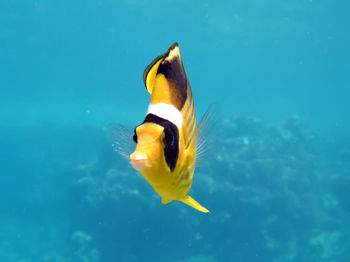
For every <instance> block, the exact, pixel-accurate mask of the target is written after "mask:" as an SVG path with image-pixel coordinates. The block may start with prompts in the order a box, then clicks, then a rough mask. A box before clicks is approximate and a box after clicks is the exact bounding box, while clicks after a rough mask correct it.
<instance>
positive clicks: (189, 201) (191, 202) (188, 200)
mask: <svg viewBox="0 0 350 262" xmlns="http://www.w3.org/2000/svg"><path fill="white" fill-rule="evenodd" d="M179 201H182V202H184V203H185V204H186V205H189V206H190V207H193V208H194V209H197V210H199V211H201V212H203V213H208V212H209V210H208V209H206V208H205V207H203V206H201V204H199V203H198V202H197V201H196V200H194V199H193V198H192V197H190V196H185V197H183V198H181V199H179Z"/></svg>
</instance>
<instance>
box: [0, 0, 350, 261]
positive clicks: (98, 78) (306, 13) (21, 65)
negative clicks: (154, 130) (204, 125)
mask: <svg viewBox="0 0 350 262" xmlns="http://www.w3.org/2000/svg"><path fill="white" fill-rule="evenodd" d="M349 8H350V4H349V2H348V1H345V0H338V1H331V0H294V1H292V0H285V1H278V0H271V1H259V0H251V1H247V0H245V1H243V0H235V1H228V0H225V1H206V0H204V1H184V0H180V1H168V0H165V1H159V0H158V1H148V0H138V1H137V0H121V1H117V0H105V1H91V0H86V1H82V0H77V1H67V0H60V1H54V0H51V1H49V0H37V1H34V0H27V1H10V0H1V1H0V61H1V62H0V120H1V121H0V147H1V149H0V261H1V262H2V261H4V262H7V261H9V262H12V261H14V262H17V261H18V262H44V261H45V262H118V261H154V262H157V261H162V262H219V261H242V262H243V261H244V262H255V261H259V262H263V261H266V262H267V261H268V262H286V261H293V262H294V261H298V262H300V261H301V262H311V261H317V262H348V261H350V255H349V254H350V222H349V221H350V193H349V192H350V121H349V115H350V106H349V100H350V49H349V46H350V34H349V29H348V28H349V27H350V17H349ZM174 42H178V43H179V47H180V52H181V55H182V59H183V62H184V66H185V68H186V71H187V75H188V78H189V80H190V83H191V86H192V91H193V94H194V99H195V105H196V112H197V118H198V120H199V119H200V118H201V116H202V115H203V113H204V112H205V110H206V108H207V107H208V106H209V105H210V104H211V103H213V102H214V103H216V105H218V107H219V111H218V118H217V119H218V121H217V126H216V127H215V130H214V134H213V136H215V141H216V143H215V148H214V149H215V150H214V154H212V155H211V156H210V157H208V158H207V159H206V163H205V165H204V166H203V167H200V168H198V169H196V173H195V177H194V182H193V186H192V189H191V192H190V193H191V195H192V196H193V197H194V198H195V199H196V200H198V201H199V202H200V203H201V204H203V205H204V206H206V207H207V208H208V209H209V210H210V211H211V212H210V213H209V214H203V213H200V212H198V211H196V210H194V209H192V208H190V207H188V206H185V205H184V204H182V203H174V202H173V203H170V204H169V205H162V204H161V201H160V198H159V197H158V196H157V195H156V194H155V193H154V191H153V190H152V188H151V187H150V186H149V185H148V184H147V183H146V181H145V180H144V179H143V178H142V177H141V176H140V175H139V174H138V173H137V172H136V171H134V170H133V169H132V168H131V167H130V165H129V164H128V162H127V161H124V160H123V159H121V158H120V157H119V156H118V155H117V154H116V153H115V152H113V150H112V147H111V144H110V142H109V141H108V139H107V137H106V126H107V125H108V124H109V123H111V122H119V123H122V124H124V125H125V126H127V127H128V128H130V129H131V130H132V129H133V128H134V127H135V126H136V125H138V124H139V123H141V122H142V121H143V119H144V117H145V113H146V110H147V106H148V103H149V95H148V93H147V91H146V90H145V88H144V86H143V79H142V73H143V70H144V69H145V67H146V66H147V65H148V64H149V63H150V62H151V61H152V60H153V59H154V58H155V57H156V56H158V55H160V54H162V53H164V52H165V51H166V50H167V48H168V47H169V46H170V45H171V44H173V43H174Z"/></svg>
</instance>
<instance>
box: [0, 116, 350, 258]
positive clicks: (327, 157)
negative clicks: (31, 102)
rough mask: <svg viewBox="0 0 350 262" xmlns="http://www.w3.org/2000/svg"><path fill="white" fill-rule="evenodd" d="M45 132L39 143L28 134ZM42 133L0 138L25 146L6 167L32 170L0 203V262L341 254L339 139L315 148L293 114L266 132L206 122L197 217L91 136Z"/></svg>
mask: <svg viewBox="0 0 350 262" xmlns="http://www.w3.org/2000/svg"><path fill="white" fill-rule="evenodd" d="M48 128H49V129H50V130H51V135H50V136H47V137H43V135H42V134H40V131H38V130H42V129H45V130H47V129H48ZM42 129H38V130H29V131H28V130H25V131H24V133H25V136H23V137H24V138H23V137H22V138H21V139H18V137H21V136H20V135H18V134H16V137H15V138H13V140H11V139H10V140H9V139H7V140H6V141H5V140H4V141H3V142H4V143H5V145H6V143H8V144H9V145H8V147H9V148H10V145H11V146H12V147H13V144H15V145H16V142H17V145H16V146H18V147H19V146H22V147H23V146H24V147H25V148H31V150H32V151H34V152H33V153H32V154H30V156H29V157H30V161H28V160H27V161H26V162H24V160H21V161H22V162H24V163H26V165H23V167H20V166H19V167H18V168H17V169H18V170H19V169H20V171H21V173H25V172H26V169H27V166H28V165H29V164H30V165H31V166H35V164H34V163H37V165H36V166H35V170H39V171H40V174H41V175H37V174H35V176H34V175H33V176H32V177H31V178H32V179H33V178H34V179H33V180H32V181H31V180H29V179H28V180H22V181H25V183H23V184H20V185H19V186H18V188H17V190H16V191H13V192H10V191H8V192H7V199H9V200H10V202H11V203H15V207H13V206H11V205H9V204H8V203H7V202H6V203H5V202H4V203H3V205H2V207H3V208H4V210H6V212H2V216H1V219H2V222H3V223H2V225H1V226H0V234H1V235H2V236H6V237H5V238H1V239H0V260H1V261H23V262H24V261H25V262H31V261H36V262H41V261H42V262H46V261H58V262H73V261H74V262H104V261H140V260H141V259H142V260H143V261H166V262H180V261H181V262H195V261H198V262H218V261H251V262H254V261H273V262H285V261H305V262H309V261H320V262H322V261H327V262H328V261H337V262H347V261H348V260H349V259H350V257H349V252H348V251H349V250H350V241H349V239H350V222H349V221H350V220H349V212H350V201H349V198H348V192H349V187H350V174H349V170H350V169H349V168H350V166H349V163H350V161H349V148H350V147H349V143H348V140H347V139H344V138H339V139H333V140H332V141H326V142H325V141H323V140H322V139H321V138H319V137H318V136H317V135H316V134H315V133H314V132H313V131H312V129H310V127H309V126H308V125H307V123H306V122H305V121H303V120H302V119H301V118H300V117H298V116H292V117H291V118H289V119H287V120H286V121H284V122H282V123H278V124H274V125H268V124H266V123H264V122H263V121H260V120H257V119H254V118H249V117H242V116H232V117H231V118H230V119H226V120H224V121H222V122H220V123H219V124H218V126H217V127H216V128H215V137H216V141H215V143H214V146H213V148H212V151H213V152H214V154H213V155H212V157H211V158H210V157H209V158H206V160H205V161H206V162H205V163H204V164H205V165H201V166H200V167H199V168H197V169H196V173H195V178H194V183H193V187H192V189H191V195H192V196H194V197H195V198H196V199H197V200H198V201H199V202H200V203H202V204H203V205H205V206H207V207H208V208H209V209H210V210H211V213H209V214H206V215H204V214H201V213H200V212H196V211H195V210H192V209H191V208H189V207H187V206H185V205H183V204H181V203H176V202H173V203H171V204H169V205H162V204H161V202H160V199H159V197H158V196H157V195H156V194H155V193H154V192H153V190H152V189H151V188H150V186H149V185H148V184H147V182H146V181H144V179H142V178H141V177H140V175H139V174H138V173H137V172H136V171H134V170H133V169H132V168H131V167H130V165H129V163H128V161H126V160H124V159H120V158H118V155H117V154H115V152H113V150H112V148H111V146H110V144H109V142H108V141H107V139H105V134H104V133H103V131H102V130H99V129H96V128H84V129H79V128H69V129H68V130H67V128H63V127H58V128H55V127H53V126H49V127H47V126H44V127H42ZM2 132H4V131H2ZM8 133H9V134H10V133H12V131H11V130H10V131H9V132H8ZM28 134H32V135H28ZM35 136H38V138H39V137H40V138H41V143H39V144H37V147H36V148H35V149H36V150H37V151H35V150H34V149H32V148H33V147H32V145H33V141H32V140H31V139H32V138H33V137H35ZM4 137H5V136H4ZM53 137H54V139H53ZM72 137H73V138H74V139H71V138H72ZM92 137H94V139H91V138H92ZM29 138H30V139H29ZM67 139H71V140H70V141H69V142H67ZM52 141H54V143H53V142H52ZM78 149H81V150H78ZM76 151H79V152H76ZM43 152H44V153H43ZM325 152H326V153H325ZM10 154H13V155H12V157H17V158H24V155H18V154H16V150H13V152H10ZM19 162H20V161H19ZM5 167H6V166H5ZM4 170H6V169H4ZM11 170H13V169H11V167H10V166H8V173H9V174H13V173H11ZM42 174H45V175H46V177H44V176H43V175H42ZM13 177H14V178H13ZM17 177H19V176H18V175H17V176H16V174H13V176H9V178H8V180H9V181H12V180H11V179H13V183H15V182H16V181H17V180H16V179H15V178H17ZM2 179H4V177H2ZM15 180H16V181H15ZM18 199H21V200H18ZM24 199H25V200H24ZM16 201H17V202H16ZM11 210H14V211H11ZM23 218H25V219H23ZM20 221H22V222H20ZM23 221H25V223H23Z"/></svg>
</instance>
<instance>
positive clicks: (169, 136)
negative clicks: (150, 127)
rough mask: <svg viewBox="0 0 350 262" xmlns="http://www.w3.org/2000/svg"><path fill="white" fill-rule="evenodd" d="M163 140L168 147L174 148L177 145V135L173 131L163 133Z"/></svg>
mask: <svg viewBox="0 0 350 262" xmlns="http://www.w3.org/2000/svg"><path fill="white" fill-rule="evenodd" d="M162 138H163V141H164V144H166V145H169V146H173V145H174V144H175V134H174V132H173V130H171V129H168V130H166V131H163V134H162Z"/></svg>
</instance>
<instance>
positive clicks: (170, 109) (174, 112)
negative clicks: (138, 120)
mask: <svg viewBox="0 0 350 262" xmlns="http://www.w3.org/2000/svg"><path fill="white" fill-rule="evenodd" d="M147 114H153V115H156V116H159V117H161V118H164V119H166V120H168V121H170V122H171V123H173V124H174V125H176V126H177V128H179V129H180V128H181V127H182V115H181V112H180V111H179V109H177V108H176V107H175V106H173V105H169V104H166V103H157V104H149V106H148V111H147Z"/></svg>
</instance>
